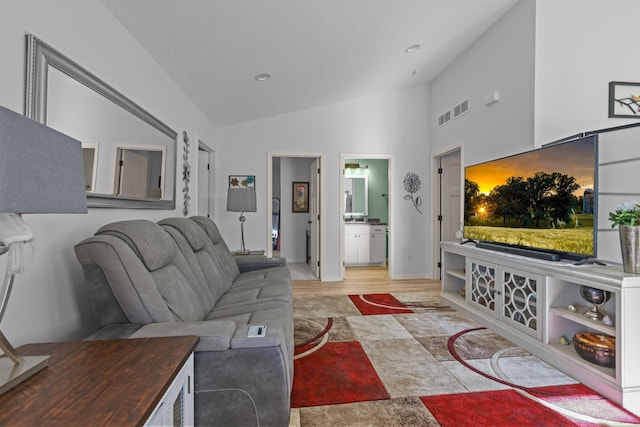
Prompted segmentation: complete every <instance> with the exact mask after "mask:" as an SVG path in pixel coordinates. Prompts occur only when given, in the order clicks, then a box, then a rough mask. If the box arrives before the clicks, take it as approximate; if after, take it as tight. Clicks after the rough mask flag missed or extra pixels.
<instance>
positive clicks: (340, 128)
mask: <svg viewBox="0 0 640 427" xmlns="http://www.w3.org/2000/svg"><path fill="white" fill-rule="evenodd" d="M428 99H429V90H428V88H427V87H425V86H420V87H412V88H408V89H405V90H402V91H397V92H392V93H386V94H382V95H378V96H373V97H369V98H364V99H360V100H356V101H351V102H344V103H339V104H334V105H328V106H324V107H319V108H314V109H310V110H305V111H299V112H296V113H292V114H287V115H282V116H277V117H271V118H267V119H263V120H257V121H254V122H249V123H245V124H240V125H236V126H229V127H224V128H221V129H220V151H219V158H220V159H224V162H221V163H223V164H221V165H219V168H218V170H219V173H220V174H221V176H223V177H224V176H226V175H231V174H241V173H242V174H251V175H256V182H257V192H258V194H257V196H258V212H257V213H254V214H252V218H251V219H250V220H249V219H248V220H247V223H246V224H245V227H246V229H247V230H248V231H247V236H246V237H247V246H248V247H251V248H256V249H265V248H266V245H267V237H266V234H265V233H264V232H263V230H265V229H266V228H265V227H269V226H270V225H267V224H270V219H268V218H267V217H266V210H267V209H266V208H267V205H266V204H267V202H268V200H267V185H266V181H267V180H266V178H265V177H266V168H267V164H266V163H267V162H266V159H267V152H268V151H270V152H289V153H302V154H304V153H314V155H313V156H308V157H315V154H322V155H323V157H322V162H323V163H322V167H321V169H322V171H321V178H320V179H321V182H320V185H321V192H322V194H323V199H322V206H321V207H320V212H321V218H322V219H321V221H323V222H324V226H323V228H322V230H323V234H322V235H321V236H320V239H321V253H320V262H321V269H322V277H323V279H324V280H337V279H338V278H339V274H340V266H339V251H340V220H341V214H340V194H339V185H340V182H339V179H340V178H341V176H342V175H341V174H342V170H341V165H340V153H362V154H368V153H373V154H375V153H389V154H391V155H392V156H393V158H392V161H391V163H390V165H391V181H390V183H389V186H390V193H391V192H392V191H393V194H394V195H395V199H391V198H390V200H389V206H390V227H391V230H392V231H391V233H390V235H391V242H390V256H391V257H392V258H393V261H392V266H393V270H392V271H391V275H392V276H393V277H397V278H404V277H406V278H409V277H428V276H429V274H430V272H431V271H432V266H431V262H430V260H431V259H432V256H431V249H430V248H431V246H432V242H431V239H432V236H431V231H430V227H429V224H431V216H430V212H431V208H430V207H429V206H426V205H425V206H424V210H423V212H424V214H423V215H420V214H419V213H418V212H417V211H416V210H415V209H414V208H413V205H412V204H411V203H410V202H408V201H405V200H403V199H402V196H403V195H404V190H403V187H402V178H403V177H404V175H405V174H406V173H407V172H409V171H412V172H416V173H418V175H420V177H421V178H422V179H423V183H424V184H423V188H422V189H421V190H420V195H421V196H423V199H425V201H426V200H428V197H426V191H427V188H428V185H427V182H428V181H427V180H428V178H427V177H428V176H429V175H430V170H429V161H428V153H429V135H428V120H429V108H428ZM218 181H219V182H222V180H221V179H220V180H218ZM284 185H286V184H284ZM216 194H217V197H223V196H222V194H223V188H217V189H216ZM222 202H223V200H220V203H222ZM269 203H270V202H269ZM286 206H287V205H286V200H285V199H284V197H283V209H286ZM254 218H256V219H254ZM215 219H216V222H217V223H218V225H219V227H220V229H221V231H222V233H223V235H224V238H225V240H229V239H230V238H232V237H233V236H234V234H231V233H235V228H236V227H237V224H236V223H237V218H236V217H235V215H232V214H231V213H228V212H218V216H217V217H216V218H215ZM267 221H269V222H267Z"/></svg>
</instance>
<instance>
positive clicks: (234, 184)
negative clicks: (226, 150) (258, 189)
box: [229, 175, 256, 188]
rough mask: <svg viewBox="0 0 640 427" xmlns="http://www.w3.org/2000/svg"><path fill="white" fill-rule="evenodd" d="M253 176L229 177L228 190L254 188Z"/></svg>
mask: <svg viewBox="0 0 640 427" xmlns="http://www.w3.org/2000/svg"><path fill="white" fill-rule="evenodd" d="M255 186H256V176H255V175H229V188H255Z"/></svg>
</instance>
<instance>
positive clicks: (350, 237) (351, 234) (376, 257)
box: [344, 223, 387, 265]
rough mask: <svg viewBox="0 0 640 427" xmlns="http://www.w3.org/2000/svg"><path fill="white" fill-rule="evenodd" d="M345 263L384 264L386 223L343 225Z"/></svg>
mask: <svg viewBox="0 0 640 427" xmlns="http://www.w3.org/2000/svg"><path fill="white" fill-rule="evenodd" d="M344 242H345V260H344V261H345V264H346V265H370V264H384V263H385V262H386V260H387V255H386V254H387V244H386V243H387V231H386V225H378V224H367V223H360V224H346V225H345V227H344Z"/></svg>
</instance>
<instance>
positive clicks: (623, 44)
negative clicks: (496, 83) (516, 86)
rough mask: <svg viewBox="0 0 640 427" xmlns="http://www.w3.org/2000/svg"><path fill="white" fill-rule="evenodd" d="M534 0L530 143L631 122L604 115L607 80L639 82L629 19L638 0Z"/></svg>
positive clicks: (638, 13)
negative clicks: (534, 77) (533, 116)
mask: <svg viewBox="0 0 640 427" xmlns="http://www.w3.org/2000/svg"><path fill="white" fill-rule="evenodd" d="M536 3H537V8H536V29H537V31H536V94H535V117H536V120H535V141H536V144H537V145H540V144H544V143H546V142H549V141H553V140H556V139H560V138H563V137H565V136H568V135H572V134H575V133H578V132H582V131H589V130H595V129H602V128H608V127H613V126H619V125H623V124H628V123H635V122H637V119H620V118H611V119H610V118H608V97H609V88H608V85H609V82H610V81H626V82H640V77H639V75H638V69H640V55H638V37H637V34H634V29H635V28H636V27H637V25H636V24H634V23H633V21H634V20H637V19H636V18H638V17H640V2H638V1H637V0H614V1H600V0H563V1H555V0H537V2H536ZM636 32H637V31H636Z"/></svg>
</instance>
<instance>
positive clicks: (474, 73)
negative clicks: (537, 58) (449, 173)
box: [429, 0, 535, 165]
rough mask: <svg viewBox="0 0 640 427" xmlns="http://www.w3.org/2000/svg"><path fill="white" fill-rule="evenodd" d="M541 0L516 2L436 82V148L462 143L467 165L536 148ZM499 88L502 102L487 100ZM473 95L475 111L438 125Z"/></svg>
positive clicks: (433, 122) (433, 137)
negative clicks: (537, 8)
mask: <svg viewBox="0 0 640 427" xmlns="http://www.w3.org/2000/svg"><path fill="white" fill-rule="evenodd" d="M534 36H535V2H533V1H530V0H524V1H520V2H518V3H516V5H515V6H513V7H512V8H511V10H509V11H508V12H507V13H506V14H505V15H504V16H503V17H502V18H501V19H500V20H499V21H498V22H496V24H495V25H494V26H493V27H491V28H490V29H489V30H488V31H487V32H486V33H485V34H483V35H482V36H481V37H480V38H479V39H478V40H477V41H476V42H474V44H473V45H471V46H470V47H469V48H468V49H467V50H466V51H465V52H464V53H463V54H462V55H461V56H460V57H458V59H456V60H455V61H454V62H453V63H452V64H451V65H450V66H449V67H447V68H446V69H445V70H444V71H443V72H442V73H441V74H440V75H439V76H438V77H437V78H436V79H434V81H433V82H432V84H431V98H430V116H429V117H430V120H429V123H430V125H431V152H432V153H436V152H441V151H442V150H444V149H445V148H448V147H450V146H452V145H454V144H458V143H460V142H462V143H463V144H464V146H463V156H464V162H465V164H466V165H469V164H474V163H478V162H481V161H485V160H489V159H492V158H496V157H502V156H505V155H509V154H513V153H516V152H520V151H524V150H527V149H531V148H533V129H534V109H533V107H534V106H533V99H534V84H533V83H534V70H535V65H534ZM494 91H499V92H500V101H499V102H497V103H495V104H493V105H489V106H485V105H484V103H485V102H484V99H485V97H486V96H487V95H489V94H491V93H493V92H494ZM466 98H469V99H470V103H471V108H470V111H469V112H468V113H466V114H464V115H462V116H460V117H459V118H458V119H455V120H453V121H451V122H449V123H448V124H446V125H444V126H442V127H438V116H440V115H441V114H442V113H444V112H445V111H446V110H448V109H450V108H452V107H453V106H454V105H456V104H458V103H459V102H460V101H462V100H464V99H466Z"/></svg>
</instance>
